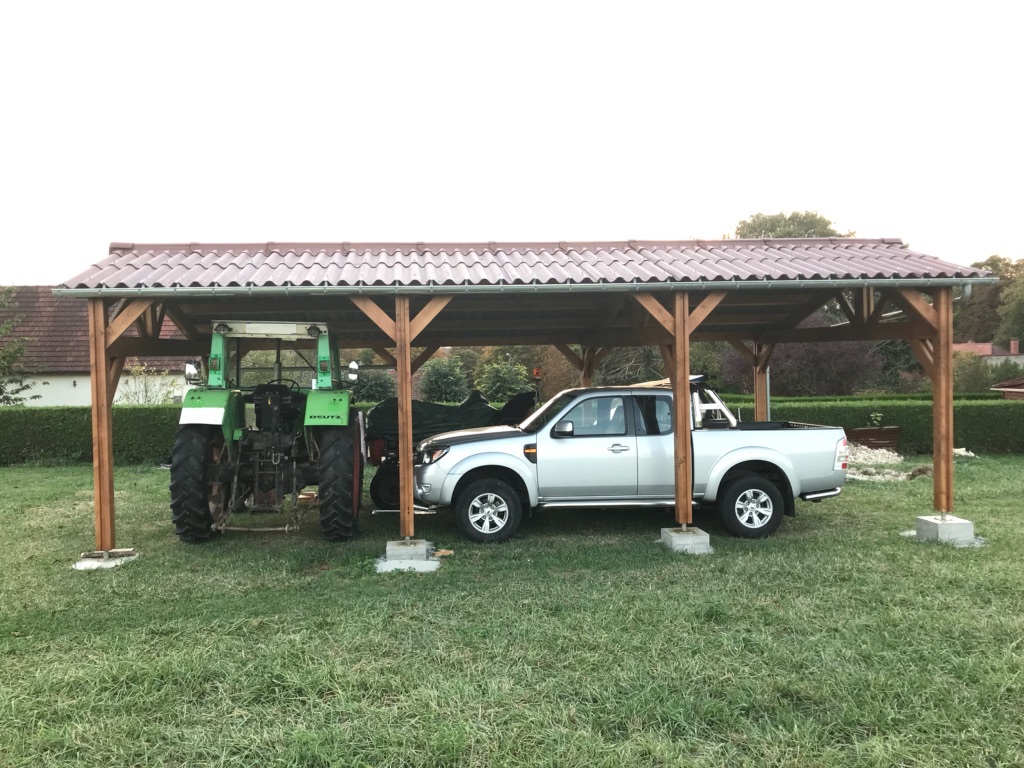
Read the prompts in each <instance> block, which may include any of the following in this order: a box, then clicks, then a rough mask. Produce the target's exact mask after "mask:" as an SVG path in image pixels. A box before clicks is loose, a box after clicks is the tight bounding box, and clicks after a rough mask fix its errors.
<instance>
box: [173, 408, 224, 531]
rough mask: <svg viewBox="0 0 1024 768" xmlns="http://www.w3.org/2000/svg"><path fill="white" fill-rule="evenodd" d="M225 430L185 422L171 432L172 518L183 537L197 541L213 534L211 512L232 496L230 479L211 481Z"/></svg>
mask: <svg viewBox="0 0 1024 768" xmlns="http://www.w3.org/2000/svg"><path fill="white" fill-rule="evenodd" d="M223 450H224V433H223V431H222V430H221V428H220V427H217V426H209V425H206V424H185V425H183V426H180V427H178V431H177V432H175V434H174V447H173V448H172V449H171V521H172V522H173V523H174V532H175V534H177V536H178V538H179V539H181V540H182V541H186V542H189V543H198V542H202V541H208V540H209V539H211V538H213V537H214V536H215V535H216V533H217V532H216V531H214V530H213V523H214V516H215V515H216V516H217V517H219V516H220V514H221V513H222V512H223V511H224V505H225V504H226V503H227V502H228V500H229V499H230V498H231V485H230V483H219V482H211V481H210V473H211V470H212V468H213V467H216V466H217V465H218V464H219V463H220V458H221V453H222V451H223Z"/></svg>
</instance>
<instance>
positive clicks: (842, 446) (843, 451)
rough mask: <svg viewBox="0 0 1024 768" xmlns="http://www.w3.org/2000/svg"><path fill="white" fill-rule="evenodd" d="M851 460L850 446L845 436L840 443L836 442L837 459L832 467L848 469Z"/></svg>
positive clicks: (834, 468) (836, 469)
mask: <svg viewBox="0 0 1024 768" xmlns="http://www.w3.org/2000/svg"><path fill="white" fill-rule="evenodd" d="M849 461H850V446H849V444H848V443H847V442H846V438H845V437H844V438H843V439H842V440H840V441H839V442H838V443H836V461H835V464H833V465H832V469H833V470H835V471H838V470H840V469H846V465H847V463H848V462H849Z"/></svg>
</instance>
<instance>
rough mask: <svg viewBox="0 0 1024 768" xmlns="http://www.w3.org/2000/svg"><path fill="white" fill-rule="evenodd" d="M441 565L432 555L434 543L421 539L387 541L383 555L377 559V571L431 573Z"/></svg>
mask: <svg viewBox="0 0 1024 768" xmlns="http://www.w3.org/2000/svg"><path fill="white" fill-rule="evenodd" d="M440 567H441V561H440V560H439V559H438V558H436V557H434V545H433V544H431V543H430V542H429V541H424V540H423V539H410V540H408V541H406V540H405V539H400V540H398V541H389V542H388V543H387V547H386V548H385V550H384V557H381V558H378V560H377V573H388V572H390V571H418V572H419V573H431V572H432V571H436V570H437V569H438V568H440Z"/></svg>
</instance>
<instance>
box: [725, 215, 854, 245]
mask: <svg viewBox="0 0 1024 768" xmlns="http://www.w3.org/2000/svg"><path fill="white" fill-rule="evenodd" d="M853 235H854V233H853V232H847V233H846V234H843V233H841V232H839V231H837V230H836V229H835V228H834V227H833V226H832V222H831V221H829V220H828V219H826V218H825V217H824V216H822V215H821V214H819V213H816V212H814V211H804V212H803V213H798V212H793V213H790V214H785V213H773V214H764V213H755V214H754V215H753V216H751V217H750V218H749V219H744V220H743V221H741V222H740V223H739V224H737V225H736V237H738V238H744V239H754V240H760V239H763V238H767V237H853Z"/></svg>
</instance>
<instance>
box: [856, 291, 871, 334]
mask: <svg viewBox="0 0 1024 768" xmlns="http://www.w3.org/2000/svg"><path fill="white" fill-rule="evenodd" d="M855 294H856V297H857V306H856V307H855V309H856V311H857V320H858V322H860V323H861V324H862V325H866V324H867V323H868V321H870V320H871V316H872V315H873V314H874V312H875V289H874V288H858V289H856V290H855Z"/></svg>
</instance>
